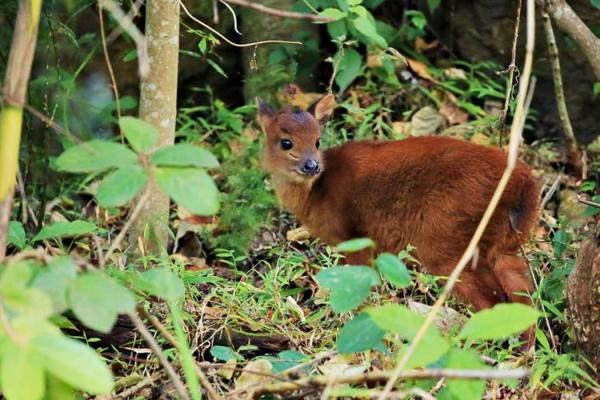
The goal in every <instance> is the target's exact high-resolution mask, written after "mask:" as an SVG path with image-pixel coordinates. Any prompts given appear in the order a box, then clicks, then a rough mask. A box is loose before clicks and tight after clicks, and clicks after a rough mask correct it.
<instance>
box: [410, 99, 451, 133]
mask: <svg viewBox="0 0 600 400" xmlns="http://www.w3.org/2000/svg"><path fill="white" fill-rule="evenodd" d="M443 126H444V117H443V116H442V115H441V114H440V113H438V112H437V111H436V110H435V109H434V108H433V107H429V106H425V107H423V108H421V109H420V110H419V111H417V112H416V113H415V114H414V115H413V116H412V118H411V119H410V134H411V135H412V136H427V135H432V134H434V133H435V132H437V131H438V130H440V129H441V128H442V127H443Z"/></svg>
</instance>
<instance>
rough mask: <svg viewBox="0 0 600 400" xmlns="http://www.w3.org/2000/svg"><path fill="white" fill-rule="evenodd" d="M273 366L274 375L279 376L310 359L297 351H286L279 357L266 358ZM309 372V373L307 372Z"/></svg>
mask: <svg viewBox="0 0 600 400" xmlns="http://www.w3.org/2000/svg"><path fill="white" fill-rule="evenodd" d="M266 358H267V360H268V361H269V362H270V363H271V365H272V366H273V374H279V373H281V372H283V371H285V370H287V369H290V368H293V367H295V366H296V365H298V364H300V363H302V362H304V361H306V360H307V359H308V357H307V356H306V355H304V354H302V353H300V352H299V351H296V350H284V351H282V352H280V353H279V354H277V357H266ZM305 369H310V367H308V368H305ZM307 372H308V371H307Z"/></svg>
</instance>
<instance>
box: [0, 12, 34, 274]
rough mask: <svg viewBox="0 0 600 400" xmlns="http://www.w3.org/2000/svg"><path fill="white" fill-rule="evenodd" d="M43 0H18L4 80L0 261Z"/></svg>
mask: <svg viewBox="0 0 600 400" xmlns="http://www.w3.org/2000/svg"><path fill="white" fill-rule="evenodd" d="M41 8H42V0H21V1H20V2H19V10H18V12H17V18H16V22H15V31H14V34H13V38H12V44H11V47H10V54H9V57H8V67H7V69H6V78H5V80H4V88H3V93H2V95H3V99H4V104H3V108H2V112H1V113H0V171H1V172H0V262H1V261H2V260H3V259H4V256H5V254H6V239H7V235H8V221H9V219H10V212H11V208H12V197H13V191H14V188H15V182H16V179H17V167H18V163H19V146H20V143H21V128H22V126H23V104H25V96H26V94H27V84H28V82H29V76H30V75H31V65H32V64H33V55H34V53H35V43H36V39H37V32H38V22H39V19H40V11H41Z"/></svg>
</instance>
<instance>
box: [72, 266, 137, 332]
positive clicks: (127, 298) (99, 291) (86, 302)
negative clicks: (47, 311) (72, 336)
mask: <svg viewBox="0 0 600 400" xmlns="http://www.w3.org/2000/svg"><path fill="white" fill-rule="evenodd" d="M68 300H69V305H70V306H71V309H72V310H73V312H74V313H75V316H76V317H77V318H78V319H79V320H80V321H81V322H83V324H84V325H86V326H87V327H89V328H92V329H95V330H97V331H99V332H104V333H108V332H110V330H111V329H112V327H113V325H114V324H115V322H116V321H117V317H118V315H119V314H121V313H130V312H133V311H134V309H135V298H134V296H133V294H132V293H131V292H130V291H129V290H128V289H126V288H125V287H123V286H121V285H120V284H119V283H117V282H116V281H115V280H114V279H113V278H111V277H109V276H107V275H105V274H103V273H100V272H97V273H87V274H84V275H80V276H78V277H77V279H76V280H75V282H73V283H72V284H71V285H70V286H69V290H68Z"/></svg>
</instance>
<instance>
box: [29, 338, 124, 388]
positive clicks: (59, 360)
mask: <svg viewBox="0 0 600 400" xmlns="http://www.w3.org/2000/svg"><path fill="white" fill-rule="evenodd" d="M29 347H30V349H31V350H32V351H33V352H35V353H36V354H37V355H38V356H39V359H40V362H41V364H42V366H43V367H44V368H45V369H46V370H47V371H48V372H49V373H50V374H52V375H54V376H56V377H57V378H59V379H61V380H63V381H65V382H66V383H68V384H69V385H71V386H73V387H76V388H78V389H81V390H83V391H85V392H87V393H90V394H108V393H110V392H111V390H112V389H113V386H114V383H113V378H112V374H111V372H110V370H109V369H108V367H107V366H106V364H105V363H104V361H102V358H100V356H99V355H98V354H97V353H96V352H95V351H94V350H92V349H91V348H89V347H87V346H86V345H85V344H83V343H81V342H78V341H76V340H74V339H71V338H68V337H65V336H62V335H41V336H37V337H35V338H33V339H32V340H31V342H30V343H29Z"/></svg>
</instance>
